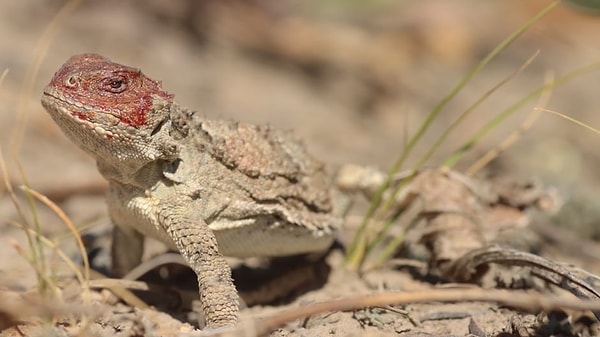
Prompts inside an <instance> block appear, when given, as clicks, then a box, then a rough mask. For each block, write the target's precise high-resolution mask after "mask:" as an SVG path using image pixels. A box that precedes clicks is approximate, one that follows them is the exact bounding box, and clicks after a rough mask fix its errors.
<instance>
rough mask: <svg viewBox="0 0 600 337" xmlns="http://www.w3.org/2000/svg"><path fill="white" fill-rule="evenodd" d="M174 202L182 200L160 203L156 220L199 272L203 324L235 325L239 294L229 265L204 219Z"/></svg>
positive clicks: (195, 270)
mask: <svg viewBox="0 0 600 337" xmlns="http://www.w3.org/2000/svg"><path fill="white" fill-rule="evenodd" d="M173 205H185V203H181V202H178V203H173V202H168V203H165V204H163V207H161V208H160V211H159V213H158V220H159V222H160V224H161V225H162V226H163V228H164V229H165V230H166V231H167V232H168V234H169V236H170V237H171V238H172V240H173V242H174V243H175V246H176V247H177V249H178V250H179V252H180V254H181V255H182V256H183V258H184V259H185V260H186V261H187V263H188V264H189V266H190V267H191V268H192V269H193V270H194V272H195V273H196V275H198V288H199V291H200V301H201V305H202V311H203V313H204V318H205V320H206V327H207V328H209V329H210V328H218V327H226V326H234V325H235V324H236V322H237V318H238V313H239V297H238V294H237V291H236V289H235V286H234V285H233V281H232V279H231V269H230V267H229V265H228V264H227V261H226V260H225V258H224V257H223V255H221V253H220V252H219V250H218V246H217V239H216V238H215V235H214V234H213V232H212V231H211V230H210V229H209V228H208V225H207V224H206V223H205V222H204V220H202V219H200V218H199V217H197V216H194V215H192V214H190V213H191V211H190V210H188V209H185V207H184V206H180V207H173Z"/></svg>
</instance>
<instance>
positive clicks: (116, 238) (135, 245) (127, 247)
mask: <svg viewBox="0 0 600 337" xmlns="http://www.w3.org/2000/svg"><path fill="white" fill-rule="evenodd" d="M113 223H115V222H114V221H113ZM143 252H144V236H143V235H142V233H140V232H138V231H136V230H134V229H132V228H128V227H125V228H123V227H119V226H117V225H115V226H114V228H113V234H112V246H111V258H112V273H113V275H114V276H117V277H123V276H125V274H127V273H128V272H129V271H131V270H132V269H133V268H135V267H136V266H137V265H139V264H140V262H141V261H142V254H143Z"/></svg>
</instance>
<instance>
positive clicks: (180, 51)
mask: <svg viewBox="0 0 600 337" xmlns="http://www.w3.org/2000/svg"><path fill="white" fill-rule="evenodd" d="M548 4H550V1H543V0H528V1H522V0H488V1H477V0H455V1H447V0H429V1H418V0H403V1H391V0H377V1H360V0H351V1H350V0H349V1H341V0H320V1H316V0H311V1H296V0H285V1H283V0H252V1H242V0H240V1H234V0H227V1H223V0H204V1H197V0H170V1H166V0H151V1H142V0H137V1H136V0H131V1H122V0H118V1H117V0H104V1H79V2H77V1H59V0H20V1H2V2H0V72H1V71H4V70H8V73H7V74H6V76H5V78H4V79H3V81H2V83H1V84H0V147H1V148H2V151H3V153H4V156H5V160H6V161H7V162H8V166H9V171H10V172H11V177H12V178H11V179H12V180H13V181H14V182H15V184H18V183H19V181H20V178H19V177H20V174H19V171H18V169H17V167H18V166H17V162H20V164H21V166H22V167H23V171H24V173H25V174H26V176H27V178H28V180H29V184H30V185H31V186H32V187H33V188H35V189H37V190H40V191H41V192H42V193H46V194H47V195H48V196H49V197H51V198H53V199H54V200H57V201H60V202H62V203H61V206H63V207H64V208H65V210H66V211H67V213H68V214H69V215H71V216H72V217H73V219H74V220H75V221H76V222H77V223H87V224H93V223H101V224H104V225H106V226H108V220H107V219H106V218H105V209H104V203H103V201H102V194H101V191H102V188H103V186H104V183H103V181H102V179H101V177H100V175H99V174H98V173H97V171H96V168H95V165H94V163H93V161H92V160H91V158H89V157H87V156H86V155H85V154H84V153H83V152H81V151H80V150H78V149H77V148H76V147H75V146H74V145H72V144H71V143H70V142H69V141H68V140H67V139H66V138H64V137H63V135H62V133H61V132H60V130H59V129H58V128H57V127H56V126H55V125H54V123H53V122H52V120H51V119H50V118H49V116H48V115H47V114H46V112H45V111H44V110H43V109H42V107H41V106H40V104H39V97H40V95H41V91H42V88H43V87H44V86H45V85H46V84H47V83H48V81H49V80H50V78H51V77H52V75H53V73H54V72H55V71H56V70H58V68H59V67H60V66H61V64H62V63H63V62H64V61H66V60H67V58H69V57H70V56H71V55H73V54H78V53H83V52H95V53H100V54H102V55H104V56H106V57H109V58H111V59H112V60H114V61H116V62H119V63H123V64H127V65H131V66H135V67H139V68H141V69H142V70H143V71H144V73H146V74H147V75H148V76H150V77H152V78H154V79H158V80H161V81H162V83H163V86H164V88H165V89H166V90H168V91H170V92H172V93H174V94H175V95H176V99H177V100H178V101H179V102H180V103H181V104H183V105H185V106H188V107H190V108H193V109H196V110H199V111H201V113H202V114H204V115H205V116H207V117H208V118H226V119H235V120H242V121H247V122H253V123H269V124H271V125H274V126H276V127H278V128H284V129H293V130H294V131H295V133H296V134H297V135H298V136H299V137H301V138H302V139H304V140H305V143H306V144H307V146H308V148H309V149H310V151H311V152H312V153H313V154H315V156H316V157H318V158H321V159H324V160H325V161H327V162H329V163H331V164H333V165H339V164H342V163H348V162H351V163H358V164H363V165H375V166H379V167H381V168H385V169H387V168H388V167H389V166H390V165H391V163H392V162H393V161H394V159H395V158H396V157H397V155H398V154H399V152H400V150H401V149H402V147H403V146H404V144H405V142H406V139H407V138H408V137H410V136H411V135H412V134H413V133H414V131H415V130H416V128H417V127H418V126H419V123H420V122H421V121H422V119H423V118H424V116H426V114H427V113H428V112H429V111H430V110H431V109H432V108H433V107H434V106H435V105H436V103H437V102H438V101H439V100H440V99H441V98H442V97H444V96H445V95H446V94H447V93H448V92H449V91H450V90H451V89H452V88H453V86H454V85H455V84H456V83H457V82H458V81H460V79H461V78H462V77H463V76H464V75H465V74H466V73H467V71H468V70H469V69H470V68H472V67H473V66H474V65H475V64H476V63H477V62H478V61H479V60H481V59H482V58H483V57H484V56H485V55H486V54H487V53H488V52H489V51H491V50H492V49H493V48H494V47H495V46H496V45H497V44H498V43H499V42H500V41H501V40H502V39H503V38H505V37H506V36H508V35H509V34H510V33H511V32H513V31H514V30H516V29H517V28H518V27H519V26H520V25H522V24H523V23H524V22H526V21H527V20H528V19H530V18H531V17H532V16H534V15H535V14H536V13H537V12H538V11H539V10H541V9H542V8H544V7H545V6H547V5H548ZM65 6H66V7H67V8H68V10H65V9H64V8H65ZM71 7H72V9H69V8H71ZM61 11H62V12H61ZM58 13H63V14H60V15H59V14H58ZM57 15H58V16H57ZM49 27H50V28H49ZM599 34H600V17H598V16H594V15H593V14H592V13H591V12H586V11H581V10H579V9H576V8H575V7H572V6H571V7H570V6H565V5H561V6H559V7H558V8H556V9H555V10H553V11H552V12H551V13H550V14H549V15H547V16H546V17H545V18H544V19H542V20H541V21H540V22H539V23H537V24H535V25H534V26H533V27H532V28H531V29H530V30H529V31H527V32H526V33H525V34H524V35H523V36H522V37H521V38H519V40H518V41H516V43H514V44H513V45H511V46H510V47H509V48H508V49H507V50H506V51H505V52H503V53H502V54H501V55H500V56H499V57H498V58H497V59H495V60H494V61H492V63H491V64H489V66H488V67H487V68H485V69H484V70H483V71H482V72H481V73H480V74H478V75H477V76H476V77H475V78H474V79H473V81H472V82H471V83H470V84H468V85H467V87H466V88H465V89H464V90H463V91H461V93H460V94H459V95H458V97H457V98H456V99H455V100H453V101H452V102H451V103H450V104H449V105H448V107H447V108H446V109H445V110H444V112H443V114H442V115H440V117H439V118H438V120H437V121H435V122H434V124H433V126H432V128H431V129H430V131H429V132H428V133H427V135H426V137H425V140H424V141H423V142H422V143H420V144H419V146H417V150H416V151H415V155H414V156H413V158H412V159H411V160H409V163H408V164H410V163H414V162H415V160H416V159H418V158H419V154H422V153H423V151H425V150H426V149H428V146H429V145H430V144H431V143H432V142H433V140H435V139H436V137H437V136H438V135H439V134H440V132H443V131H444V130H445V128H446V127H447V126H448V125H449V123H451V122H452V121H453V120H454V118H456V116H457V115H458V114H459V113H461V112H462V111H463V110H464V109H466V108H467V107H468V106H469V105H470V104H472V103H473V102H474V101H475V100H477V99H478V98H479V97H480V96H481V95H483V94H484V93H485V92H486V91H488V90H489V89H491V88H492V87H494V86H495V85H497V84H498V83H499V82H500V81H502V80H503V79H504V78H506V77H507V76H509V75H510V74H511V73H513V72H515V71H516V70H517V69H518V68H519V67H520V66H522V64H523V63H525V61H526V60H527V59H528V58H530V57H531V56H532V55H534V54H535V53H536V52H537V51H539V55H538V57H537V58H536V59H535V60H534V62H533V63H532V64H531V65H530V66H529V67H528V68H527V69H525V70H524V71H523V72H521V73H520V74H518V76H516V78H514V79H513V80H511V81H510V82H509V83H508V84H506V85H504V86H503V87H501V88H500V89H499V90H497V91H496V92H494V94H493V95H492V96H491V97H489V99H488V100H487V101H486V103H485V104H483V105H482V106H481V107H480V108H478V109H477V111H476V112H475V113H473V114H472V116H471V117H470V118H469V119H468V121H467V122H466V123H464V124H463V125H462V126H461V127H460V128H459V130H458V131H457V132H455V133H454V134H453V135H452V136H451V137H450V138H449V140H448V141H447V142H445V143H444V145H443V146H442V148H441V150H440V151H439V152H438V154H436V156H435V157H434V158H433V159H432V161H431V162H430V165H431V166H435V165H438V164H440V163H441V162H442V161H443V159H444V158H446V157H447V156H448V155H449V154H450V153H451V151H452V150H454V149H456V148H457V147H459V146H460V145H461V144H462V143H463V142H464V141H465V140H466V139H468V137H469V136H471V135H472V134H474V133H475V132H476V131H477V130H479V128H480V127H481V126H482V125H483V124H484V123H486V122H487V121H489V120H490V119H491V118H493V117H494V116H496V114H498V113H500V112H501V111H502V110H504V109H506V108H507V107H509V106H510V105H512V104H514V103H515V102H517V101H518V100H519V99H521V98H522V97H523V96H525V95H526V94H527V93H529V92H530V91H532V90H534V89H535V88H537V87H539V86H541V85H543V84H544V78H545V77H546V76H548V74H555V75H556V76H559V75H561V74H565V73H567V72H568V71H570V70H573V69H575V68H578V67H582V66H584V65H587V64H590V63H592V62H596V61H598V60H599V56H600V47H599V45H598V36H599ZM38 60H39V61H40V63H38V62H37V61H38ZM38 65H39V71H37V66H38ZM599 90H600V73H598V72H592V73H589V74H586V75H584V76H582V77H580V78H578V79H576V80H574V81H572V82H570V83H568V84H566V85H564V86H561V87H560V88H558V89H556V90H554V91H553V92H552V97H551V99H550V101H549V102H548V104H547V105H546V107H547V108H549V109H552V110H556V111H560V112H561V113H564V114H567V115H569V116H572V117H574V118H577V119H580V120H582V121H584V122H586V123H588V124H590V125H591V126H594V127H600V118H599V117H598V114H597V109H598V105H599V104H600V95H598V93H599ZM534 106H535V100H534V101H533V102H531V103H530V104H528V105H527V106H526V107H524V108H523V109H522V110H520V111H519V112H518V113H516V114H515V115H514V117H513V118H511V119H510V120H508V121H507V122H506V123H504V124H503V125H502V126H501V127H499V128H497V129H495V130H494V132H492V134H491V135H490V136H489V137H486V138H485V139H484V140H483V141H482V142H481V143H479V144H478V145H477V146H476V147H475V148H474V149H473V151H471V152H470V153H469V155H468V156H467V157H466V158H465V159H464V160H463V161H461V163H460V164H459V165H458V168H459V169H460V168H465V167H468V166H469V165H470V164H471V163H473V161H474V160H476V159H477V158H479V157H480V156H481V155H482V154H483V153H485V152H486V151H487V150H489V149H491V148H493V147H494V146H496V145H497V144H499V143H500V142H501V141H502V140H504V139H505V138H506V137H507V135H509V134H510V133H511V132H512V131H514V130H516V129H518V128H519V126H520V125H521V124H522V123H523V120H524V119H525V118H526V116H527V115H528V114H529V113H530V112H531V110H532V108H533V107H534ZM598 137H599V136H598V135H596V134H594V133H592V132H590V131H587V130H585V129H583V128H581V127H579V126H576V125H574V124H572V123H570V122H567V121H565V120H563V119H559V118H557V117H556V116H554V115H551V114H543V115H542V117H541V118H540V119H539V120H538V121H537V123H536V124H535V125H534V126H533V127H532V128H531V129H529V130H528V131H527V132H526V133H525V134H523V135H522V137H521V139H520V140H519V142H518V143H517V144H516V145H515V146H513V147H512V148H510V149H509V150H508V151H507V152H506V153H503V154H502V155H501V156H500V157H499V158H498V159H497V160H495V161H494V163H493V164H492V165H491V166H490V170H491V171H492V172H494V173H497V174H501V175H508V176H514V177H515V178H529V177H536V178H538V179H540V180H541V181H543V182H544V183H545V184H547V185H555V186H557V187H558V188H559V189H560V191H561V192H562V193H563V194H564V195H565V196H567V197H568V198H573V199H575V198H580V199H581V200H583V201H582V202H581V203H579V204H578V205H579V206H578V207H582V208H585V209H586V210H588V211H589V212H588V213H589V214H591V215H590V217H589V218H586V219H585V220H577V221H570V222H572V223H577V224H582V226H583V224H585V226H583V227H582V228H584V230H585V231H587V232H584V233H585V234H586V235H592V236H598V235H597V233H596V229H595V227H596V226H594V225H595V224H596V223H597V219H599V218H600V215H598V216H596V215H595V213H594V212H595V210H596V209H598V207H597V206H600V205H598V204H597V201H596V199H598V198H597V197H598V193H597V192H596V191H597V190H598V183H599V182H600V173H598V170H597V167H598V163H599V158H600V153H599V152H598V151H597V150H596V146H598V145H597V144H598V142H599V138H598ZM1 196H2V199H0V212H1V213H0V214H2V215H3V218H4V216H6V218H7V219H10V218H12V217H13V216H14V214H15V210H14V207H13V206H12V204H11V203H10V201H9V199H8V198H7V197H6V194H1ZM71 196H77V198H71ZM581 213H583V212H581ZM588 213H585V214H588ZM3 220H4V219H3ZM52 221H55V220H52ZM56 222H57V221H56ZM11 228H12V227H6V228H4V229H3V231H4V233H5V234H6V233H9V232H10V236H13V235H14V236H17V237H18V236H19V235H20V234H19V232H18V230H14V229H11ZM48 228H52V227H51V226H50V227H48ZM58 228H60V229H58ZM48 230H49V231H50V232H51V231H52V229H48ZM59 230H60V231H63V232H64V231H65V230H64V227H62V226H61V227H57V229H56V231H59ZM13 231H15V232H14V233H13ZM4 237H8V236H4ZM3 240H4V239H3ZM7 240H8V239H7ZM2 246H5V245H2ZM16 263H18V262H17V261H16V260H11V259H7V260H5V261H4V262H0V269H4V268H6V267H10V265H11V264H16ZM4 264H8V265H4Z"/></svg>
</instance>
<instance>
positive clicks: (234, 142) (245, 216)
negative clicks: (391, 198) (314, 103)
mask: <svg viewBox="0 0 600 337" xmlns="http://www.w3.org/2000/svg"><path fill="white" fill-rule="evenodd" d="M42 104H43V106H44V107H45V108H46V110H47V111H48V112H49V113H50V115H51V116H52V118H53V119H54V120H55V121H56V123H57V124H58V125H59V127H60V128H61V129H62V131H63V132H64V133H65V134H66V135H67V136H68V137H69V138H70V139H71V140H72V141H73V142H75V143H76V144H77V145H78V146H80V147H81V148H82V149H83V150H85V151H86V152H88V153H89V154H90V155H92V156H93V157H94V158H95V159H96V161H97V165H98V169H99V171H100V172H101V173H102V175H103V176H104V177H105V178H106V179H107V180H108V182H109V192H108V195H107V203H108V208H109V213H110V216H111V219H112V221H113V222H114V224H115V225H116V226H115V230H114V234H113V247H112V255H113V270H114V272H115V274H116V275H123V274H125V273H126V272H128V271H129V270H130V269H132V268H133V267H135V266H136V265H137V264H139V262H140V259H141V256H142V251H143V237H144V236H151V237H154V238H157V239H159V240H161V241H162V242H164V243H165V244H167V245H168V246H170V247H172V248H174V249H177V250H178V251H179V252H180V253H181V254H182V256H183V257H184V258H185V259H186V261H187V262H188V263H189V265H190V267H191V268H192V269H193V270H194V271H195V272H196V274H197V275H198V285H199V290H200V298H201V301H202V308H203V313H204V316H205V318H206V322H207V327H209V328H217V327H222V326H232V325H234V324H235V323H236V321H237V317H238V310H239V309H238V296H237V292H236V290H235V288H234V286H233V283H232V280H231V271H230V269H229V266H228V265H227V263H226V261H225V259H224V258H223V255H222V254H225V255H228V256H239V257H246V256H283V255H292V254H299V253H305V252H313V251H320V250H324V249H326V248H327V247H328V246H329V245H330V243H331V241H332V239H333V232H334V231H335V230H336V229H337V228H338V227H339V226H340V225H341V217H340V215H339V214H340V213H341V211H340V210H338V207H336V204H335V203H334V201H336V200H334V199H332V194H331V193H332V192H333V188H332V187H331V185H332V181H331V178H330V177H331V175H330V174H329V173H328V172H327V171H326V169H325V167H324V166H323V165H322V164H321V163H319V162H318V161H315V160H314V159H313V158H312V157H311V156H309V155H308V154H307V153H306V152H305V150H304V148H303V146H302V145H301V144H300V143H298V142H297V141H296V140H295V139H293V138H292V137H291V136H290V135H289V134H287V133H284V132H280V131H277V130H272V129H270V128H269V127H266V126H255V125H248V124H241V123H235V122H230V121H219V120H206V119H203V118H200V117H199V116H198V115H197V114H194V113H193V112H192V111H190V110H187V109H185V108H183V107H180V106H179V105H178V104H177V103H175V102H174V100H173V95H172V94H169V93H168V92H166V91H164V90H162V88H161V85H160V83H159V82H156V81H154V80H152V79H150V78H148V77H146V76H145V75H144V74H142V73H141V71H140V70H138V69H135V68H131V67H127V66H124V65H121V64H118V63H114V62H111V61H110V60H108V59H107V58H104V57H102V56H100V55H96V54H83V55H77V56H73V57H72V58H70V59H69V60H68V61H67V62H66V63H65V64H64V65H63V66H62V68H60V70H59V71H58V72H57V73H56V74H55V75H54V77H53V78H52V80H51V82H50V84H49V85H48V86H47V88H46V89H45V90H44V94H43V96H42Z"/></svg>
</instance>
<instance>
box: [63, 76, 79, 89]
mask: <svg viewBox="0 0 600 337" xmlns="http://www.w3.org/2000/svg"><path fill="white" fill-rule="evenodd" d="M65 85H66V86H68V87H71V88H73V87H75V86H76V85H77V79H76V78H75V76H74V75H71V76H69V77H67V79H66V80H65Z"/></svg>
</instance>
